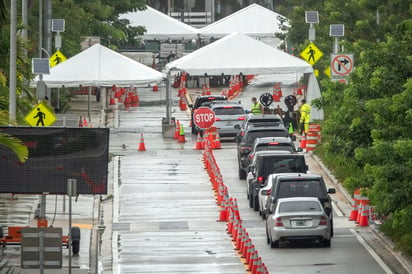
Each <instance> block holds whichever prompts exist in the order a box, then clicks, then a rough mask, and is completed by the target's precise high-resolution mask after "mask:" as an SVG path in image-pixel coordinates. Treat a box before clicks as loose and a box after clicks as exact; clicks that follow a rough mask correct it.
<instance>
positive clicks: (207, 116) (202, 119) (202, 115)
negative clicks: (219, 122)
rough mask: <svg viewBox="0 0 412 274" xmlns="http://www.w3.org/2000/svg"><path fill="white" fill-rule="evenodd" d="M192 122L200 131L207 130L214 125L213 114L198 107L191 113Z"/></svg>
mask: <svg viewBox="0 0 412 274" xmlns="http://www.w3.org/2000/svg"><path fill="white" fill-rule="evenodd" d="M193 122H194V123H195V124H196V125H197V126H198V127H199V128H201V129H207V128H210V127H211V126H213V124H214V123H215V113H214V112H213V110H211V109H210V108H207V107H200V108H198V109H196V110H195V112H194V113H193Z"/></svg>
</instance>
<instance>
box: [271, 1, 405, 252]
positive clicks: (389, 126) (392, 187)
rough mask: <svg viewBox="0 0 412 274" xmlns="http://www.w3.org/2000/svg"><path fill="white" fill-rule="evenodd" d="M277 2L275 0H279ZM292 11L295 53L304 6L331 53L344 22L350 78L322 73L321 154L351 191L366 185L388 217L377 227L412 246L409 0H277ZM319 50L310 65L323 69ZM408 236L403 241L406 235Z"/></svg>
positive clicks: (304, 27)
mask: <svg viewBox="0 0 412 274" xmlns="http://www.w3.org/2000/svg"><path fill="white" fill-rule="evenodd" d="M277 2H278V1H277ZM278 3H279V5H278V9H279V10H277V11H278V12H280V13H282V12H283V13H282V14H283V15H285V16H286V17H288V18H289V20H290V24H291V28H290V31H289V33H288V35H287V38H288V42H289V44H291V45H293V47H294V48H295V49H296V50H295V52H294V53H295V54H299V52H301V51H302V50H303V49H304V48H305V47H306V46H307V44H308V43H309V41H307V37H308V27H309V25H308V24H306V23H305V21H304V15H305V11H311V10H317V11H318V12H319V18H320V23H319V24H317V25H316V26H315V28H316V41H315V43H316V45H317V46H318V47H319V48H320V49H321V50H322V51H323V52H324V56H329V55H330V53H332V49H333V47H332V45H333V38H332V37H329V25H330V24H344V25H345V37H344V39H340V45H341V46H344V48H345V52H346V53H353V54H354V56H355V69H354V71H353V72H352V73H351V75H350V78H349V79H348V84H347V85H343V84H340V83H335V82H331V81H329V80H328V79H326V78H325V77H323V78H322V77H321V78H320V79H321V86H322V100H321V104H322V106H323V108H324V110H325V114H326V119H325V121H324V122H323V134H322V146H321V148H320V149H319V153H320V155H321V157H323V158H324V160H325V161H327V162H328V163H329V164H330V166H332V167H333V169H334V171H335V173H337V174H338V175H339V177H340V179H341V180H342V181H343V182H344V184H345V186H346V187H347V188H348V190H349V191H353V189H354V188H360V187H364V188H368V193H369V198H370V200H371V202H372V204H373V205H375V206H376V209H377V210H378V212H379V213H380V214H382V216H385V217H386V221H385V223H384V225H383V226H382V229H383V230H384V231H385V233H387V234H388V235H390V236H391V237H392V238H393V239H394V240H395V242H396V243H397V246H398V247H399V248H401V249H402V250H403V251H405V252H408V253H409V254H412V250H411V248H410V247H411V246H412V221H411V220H412V218H411V217H412V180H411V178H412V160H411V159H412V139H411V137H412V134H411V128H412V79H411V75H412V62H411V59H412V55H411V54H412V19H410V18H411V15H412V5H411V4H410V1H406V0H397V1H389V0H384V1H378V0H370V1H369V0H368V1H359V0H345V1H341V0H327V1H294V0H292V1H280V2H278ZM329 62H330V60H329V59H328V58H327V57H323V58H322V60H320V62H318V63H317V64H316V65H315V68H317V69H319V70H320V71H323V70H324V69H326V67H328V66H329ZM405 241H406V242H405Z"/></svg>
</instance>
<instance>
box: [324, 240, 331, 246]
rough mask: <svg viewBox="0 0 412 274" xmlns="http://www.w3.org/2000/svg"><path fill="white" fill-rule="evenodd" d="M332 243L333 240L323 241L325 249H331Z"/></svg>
mask: <svg viewBox="0 0 412 274" xmlns="http://www.w3.org/2000/svg"><path fill="white" fill-rule="evenodd" d="M330 242H331V239H329V240H326V239H324V240H323V247H330Z"/></svg>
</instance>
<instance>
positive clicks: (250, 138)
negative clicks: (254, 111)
mask: <svg viewBox="0 0 412 274" xmlns="http://www.w3.org/2000/svg"><path fill="white" fill-rule="evenodd" d="M258 137H289V133H288V132H287V131H285V130H281V129H280V130H265V131H249V132H248V133H247V134H246V143H248V144H252V143H253V142H254V141H255V140H256V138H258Z"/></svg>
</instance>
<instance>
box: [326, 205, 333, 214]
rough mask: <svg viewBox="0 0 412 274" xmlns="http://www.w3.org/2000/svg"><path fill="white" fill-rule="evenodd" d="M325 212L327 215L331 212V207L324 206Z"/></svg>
mask: <svg viewBox="0 0 412 274" xmlns="http://www.w3.org/2000/svg"><path fill="white" fill-rule="evenodd" d="M325 213H326V215H328V216H329V215H330V214H331V213H332V209H331V208H330V207H325Z"/></svg>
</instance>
